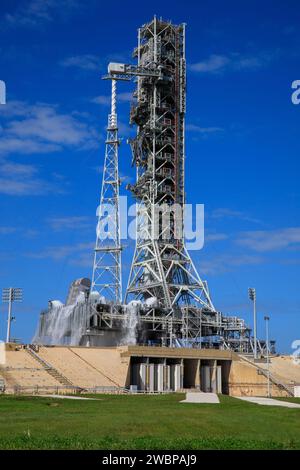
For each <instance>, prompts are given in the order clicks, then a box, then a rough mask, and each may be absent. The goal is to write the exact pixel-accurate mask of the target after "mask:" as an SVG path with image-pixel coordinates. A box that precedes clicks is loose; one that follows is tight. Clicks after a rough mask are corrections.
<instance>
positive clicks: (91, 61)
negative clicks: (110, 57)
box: [60, 54, 102, 71]
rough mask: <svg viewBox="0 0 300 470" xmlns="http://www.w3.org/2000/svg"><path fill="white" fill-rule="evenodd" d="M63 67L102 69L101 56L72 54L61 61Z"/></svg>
mask: <svg viewBox="0 0 300 470" xmlns="http://www.w3.org/2000/svg"><path fill="white" fill-rule="evenodd" d="M60 65H62V66H63V67H77V68H79V69H82V70H92V71H94V70H101V69H102V64H101V63H100V60H99V57H97V56H96V55H93V54H84V55H77V56H70V57H67V58H66V59H64V60H62V61H61V62H60Z"/></svg>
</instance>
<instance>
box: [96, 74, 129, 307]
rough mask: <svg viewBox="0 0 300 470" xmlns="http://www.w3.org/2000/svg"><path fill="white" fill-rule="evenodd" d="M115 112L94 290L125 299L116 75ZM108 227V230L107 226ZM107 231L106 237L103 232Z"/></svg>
mask: <svg viewBox="0 0 300 470" xmlns="http://www.w3.org/2000/svg"><path fill="white" fill-rule="evenodd" d="M111 83H112V93H111V114H109V115H108V126H107V137H106V142H105V160H104V168H103V179H102V188H101V197H100V205H99V208H98V225H97V239H96V246H95V255H94V266H93V277H92V285H91V291H93V290H96V291H98V292H99V294H100V295H103V296H104V297H105V298H106V299H107V300H110V301H113V302H117V303H121V301H122V272H121V250H122V248H121V244H120V214H119V186H120V180H119V170H118V148H119V145H120V140H119V138H118V122H117V114H116V80H115V79H112V80H111ZM105 228H108V230H105ZM104 234H105V235H106V237H104V236H103V235H104Z"/></svg>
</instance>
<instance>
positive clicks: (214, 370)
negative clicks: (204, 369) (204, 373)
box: [211, 359, 217, 393]
mask: <svg viewBox="0 0 300 470" xmlns="http://www.w3.org/2000/svg"><path fill="white" fill-rule="evenodd" d="M211 391H212V392H213V393H216V392H217V361H216V360H215V359H214V360H212V361H211Z"/></svg>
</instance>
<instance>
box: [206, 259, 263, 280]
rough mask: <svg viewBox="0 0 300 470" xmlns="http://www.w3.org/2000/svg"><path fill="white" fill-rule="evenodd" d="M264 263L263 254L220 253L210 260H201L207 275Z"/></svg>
mask: <svg viewBox="0 0 300 470" xmlns="http://www.w3.org/2000/svg"><path fill="white" fill-rule="evenodd" d="M262 263H264V259H263V258H262V257H261V256H253V255H252V256H250V255H220V256H218V257H216V258H210V259H209V260H201V262H200V261H199V266H200V270H201V273H203V274H205V275H217V274H220V273H224V272H228V271H232V270H234V269H236V268H239V267H241V266H254V265H259V264H262Z"/></svg>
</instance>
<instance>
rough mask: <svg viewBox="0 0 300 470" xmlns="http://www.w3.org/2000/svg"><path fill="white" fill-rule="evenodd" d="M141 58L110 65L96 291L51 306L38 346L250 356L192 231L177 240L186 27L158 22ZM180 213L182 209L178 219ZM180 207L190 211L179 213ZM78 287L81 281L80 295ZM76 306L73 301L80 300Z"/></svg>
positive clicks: (139, 50) (240, 324)
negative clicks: (122, 178)
mask: <svg viewBox="0 0 300 470" xmlns="http://www.w3.org/2000/svg"><path fill="white" fill-rule="evenodd" d="M133 57H135V58H137V64H136V65H127V64H119V63H117V64H116V63H110V64H109V66H108V76H107V77H106V78H108V79H111V80H112V109H111V114H110V115H109V120H108V128H107V141H106V154H105V165H104V171H103V182H102V192H101V201H100V212H99V222H101V218H102V216H103V213H102V212H101V207H102V206H103V204H104V203H108V202H109V203H110V204H113V205H114V207H115V210H114V218H113V232H114V233H112V237H111V240H110V242H109V241H103V240H101V239H99V238H97V242H96V249H95V258H94V268H93V278H92V283H91V289H90V290H88V289H87V287H86V286H87V284H88V282H87V280H83V282H82V289H81V297H80V296H79V297H78V299H79V300H77V302H75V303H71V304H70V302H69V304H68V302H67V304H66V305H65V306H64V305H62V304H61V305H60V304H59V305H57V302H56V303H53V302H52V304H51V303H50V308H49V309H48V311H46V312H42V314H41V318H40V323H39V328H38V333H37V335H36V338H35V341H36V342H41V343H45V342H46V343H52V344H61V343H71V344H72V343H73V344H74V343H75V344H81V345H94V346H96V345H118V344H158V345H162V346H171V347H198V348H205V347H216V348H223V349H226V348H227V349H232V350H235V351H239V352H244V353H245V352H251V351H252V350H253V340H252V338H251V330H250V328H249V327H247V326H246V325H245V322H244V320H243V319H241V318H238V317H236V316H234V317H232V316H231V317H229V316H224V315H223V314H222V313H221V312H218V311H217V310H216V309H215V307H214V305H213V303H212V300H211V297H210V293H209V290H208V286H207V283H206V282H205V281H202V280H201V278H200V276H199V275H198V272H197V270H196V268H195V266H194V264H193V262H192V260H191V258H190V255H189V253H188V252H187V250H186V248H185V242H184V233H182V236H181V237H180V236H179V237H178V233H177V232H176V227H177V225H176V222H178V220H176V218H177V219H178V218H180V217H181V218H182V217H183V206H184V203H185V181H184V173H185V169H184V167H185V111H186V61H185V24H180V25H174V24H172V23H171V22H169V21H164V20H162V19H160V20H158V19H157V18H156V17H154V19H153V20H152V21H151V22H150V23H147V24H145V25H143V26H142V27H141V28H140V29H139V30H138V46H137V47H136V48H135V50H134V52H133ZM132 79H135V81H136V84H137V88H136V90H135V92H134V93H133V103H134V104H132V107H131V112H130V123H131V124H135V125H136V126H137V134H136V137H135V138H134V139H131V140H130V141H129V142H130V145H131V149H132V154H133V163H134V165H135V167H136V183H135V184H133V185H131V186H130V185H129V186H128V189H129V190H130V191H131V192H132V194H133V196H134V198H135V200H136V203H137V237H136V247H135V252H134V256H133V260H132V265H131V269H130V274H129V279H128V286H127V291H126V295H125V299H124V302H122V300H121V291H122V288H121V249H122V248H121V244H120V229H119V203H118V200H119V199H118V198H119V176H118V147H119V143H120V141H119V139H118V125H117V115H116V84H117V81H118V80H132ZM160 206H162V207H165V208H167V209H170V217H171V219H170V220H171V224H170V231H169V234H168V237H165V234H164V228H163V224H162V220H161V217H160V216H157V213H156V212H155V211H154V207H160ZM175 206H176V207H177V211H174V212H172V207H175ZM178 207H179V208H181V209H182V211H179V212H178ZM178 214H179V215H178ZM175 232H176V233H175ZM79 284H80V282H79V283H78V281H77V284H76V289H77V291H76V292H77V293H78V286H79ZM72 288H74V285H73V287H72V286H71V291H72ZM79 290H80V289H79ZM69 298H74V295H73V296H72V292H70V293H69Z"/></svg>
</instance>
